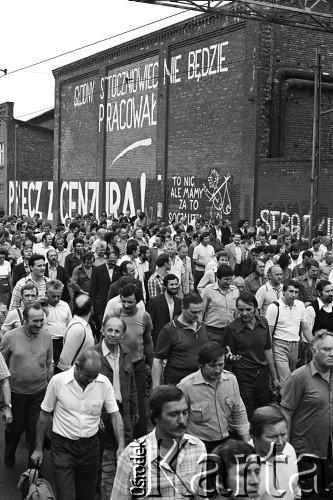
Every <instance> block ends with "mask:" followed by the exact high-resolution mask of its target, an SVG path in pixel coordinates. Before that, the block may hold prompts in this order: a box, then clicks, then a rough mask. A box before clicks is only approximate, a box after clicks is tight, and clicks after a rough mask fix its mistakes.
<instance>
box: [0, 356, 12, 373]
mask: <svg viewBox="0 0 333 500" xmlns="http://www.w3.org/2000/svg"><path fill="white" fill-rule="evenodd" d="M9 376H10V371H9V370H8V366H7V365H6V361H5V360H4V358H3V355H2V354H1V352H0V380H4V379H5V378H8V377H9Z"/></svg>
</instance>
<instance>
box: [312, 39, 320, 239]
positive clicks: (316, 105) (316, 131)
mask: <svg viewBox="0 0 333 500" xmlns="http://www.w3.org/2000/svg"><path fill="white" fill-rule="evenodd" d="M314 69H315V82H314V96H313V127H312V161H311V176H310V183H311V184H310V223H309V244H310V245H311V240H312V238H313V235H314V234H315V232H316V231H317V230H318V223H319V173H320V162H321V77H322V71H321V49H316V62H315V68H314Z"/></svg>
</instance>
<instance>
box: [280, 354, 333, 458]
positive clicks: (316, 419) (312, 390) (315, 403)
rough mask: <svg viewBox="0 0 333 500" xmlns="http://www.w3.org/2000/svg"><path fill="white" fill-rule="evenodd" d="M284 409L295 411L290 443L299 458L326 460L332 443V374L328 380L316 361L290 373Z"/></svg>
mask: <svg viewBox="0 0 333 500" xmlns="http://www.w3.org/2000/svg"><path fill="white" fill-rule="evenodd" d="M281 406H282V407H283V408H286V409H287V410H289V411H291V412H293V414H292V417H291V428H290V443H291V444H292V446H293V447H294V448H295V450H296V453H297V454H298V455H299V454H301V453H305V454H307V455H309V454H313V455H316V456H317V457H319V458H323V459H326V458H327V450H328V444H329V438H331V443H333V373H332V370H331V373H330V382H328V381H327V380H325V379H324V378H323V377H322V376H321V374H320V372H319V371H318V370H317V368H316V366H315V364H314V362H313V361H311V362H310V363H309V364H307V365H305V366H301V368H298V369H297V370H295V371H294V372H292V373H291V375H290V376H289V378H288V379H287V382H286V384H285V386H284V389H283V397H282V401H281Z"/></svg>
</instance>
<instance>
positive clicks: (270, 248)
mask: <svg viewBox="0 0 333 500" xmlns="http://www.w3.org/2000/svg"><path fill="white" fill-rule="evenodd" d="M268 253H275V248H274V247H273V245H268V246H266V247H264V254H265V255H266V254H268Z"/></svg>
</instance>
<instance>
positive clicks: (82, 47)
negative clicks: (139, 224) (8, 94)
mask: <svg viewBox="0 0 333 500" xmlns="http://www.w3.org/2000/svg"><path fill="white" fill-rule="evenodd" d="M185 12H187V11H185V10H184V11H183V12H177V13H176V14H171V15H170V16H167V17H162V18H161V19H157V20H156V21H151V22H149V23H146V24H143V25H141V26H137V27H136V28H131V29H129V30H127V31H123V32H122V33H117V34H116V35H112V36H109V37H107V38H103V39H102V40H98V41H96V42H92V43H88V44H87V45H82V46H81V47H78V48H76V49H72V50H68V51H67V52H63V53H62V54H58V55H56V56H52V57H48V58H47V59H43V60H42V61H38V62H35V63H32V64H28V65H27V66H23V67H22V68H17V69H14V70H13V71H8V72H7V74H6V75H2V76H0V78H4V77H5V76H8V75H12V74H14V73H17V72H19V71H23V70H25V69H28V68H32V67H34V66H38V65H39V64H43V63H45V62H49V61H53V60H54V59H58V58H59V57H63V56H67V55H68V54H73V53H74V52H77V51H79V50H82V49H86V48H88V47H92V46H94V45H97V44H99V43H102V42H106V41H107V40H112V39H113V38H117V37H119V36H123V35H127V34H128V33H133V31H137V30H140V29H142V28H147V27H148V26H151V25H153V24H156V23H160V22H161V21H165V20H166V19H171V18H172V17H176V16H179V15H180V14H184V13H185Z"/></svg>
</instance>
